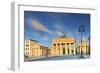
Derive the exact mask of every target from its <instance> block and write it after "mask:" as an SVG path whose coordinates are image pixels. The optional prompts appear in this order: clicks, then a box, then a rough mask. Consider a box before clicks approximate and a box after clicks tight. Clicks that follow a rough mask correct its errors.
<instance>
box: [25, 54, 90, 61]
mask: <svg viewBox="0 0 100 73" xmlns="http://www.w3.org/2000/svg"><path fill="white" fill-rule="evenodd" d="M88 58H90V56H89V55H82V56H81V55H71V56H68V55H63V56H52V57H46V56H45V57H44V56H43V57H41V58H37V59H30V60H26V61H55V60H73V59H88Z"/></svg>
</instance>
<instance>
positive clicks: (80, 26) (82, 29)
mask: <svg viewBox="0 0 100 73" xmlns="http://www.w3.org/2000/svg"><path fill="white" fill-rule="evenodd" d="M79 32H80V34H81V57H83V51H82V37H83V32H85V30H84V25H82V24H81V25H79Z"/></svg>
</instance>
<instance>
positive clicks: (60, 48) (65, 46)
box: [51, 37, 76, 56]
mask: <svg viewBox="0 0 100 73" xmlns="http://www.w3.org/2000/svg"><path fill="white" fill-rule="evenodd" d="M75 54H76V40H75V39H74V38H66V37H65V38H64V37H60V38H55V39H52V43H51V55H53V56H56V55H75Z"/></svg>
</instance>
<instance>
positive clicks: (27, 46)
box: [24, 39, 50, 57]
mask: <svg viewBox="0 0 100 73" xmlns="http://www.w3.org/2000/svg"><path fill="white" fill-rule="evenodd" d="M49 54H50V49H49V48H48V47H45V46H41V45H40V44H39V42H38V41H36V40H31V39H29V40H25V41H24V55H25V57H37V56H46V55H49Z"/></svg>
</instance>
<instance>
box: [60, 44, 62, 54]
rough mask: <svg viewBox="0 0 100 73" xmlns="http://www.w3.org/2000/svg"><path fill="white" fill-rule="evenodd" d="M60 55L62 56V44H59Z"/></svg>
mask: <svg viewBox="0 0 100 73" xmlns="http://www.w3.org/2000/svg"><path fill="white" fill-rule="evenodd" d="M60 55H62V44H61V43H60Z"/></svg>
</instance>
